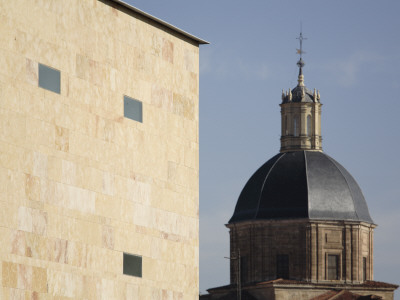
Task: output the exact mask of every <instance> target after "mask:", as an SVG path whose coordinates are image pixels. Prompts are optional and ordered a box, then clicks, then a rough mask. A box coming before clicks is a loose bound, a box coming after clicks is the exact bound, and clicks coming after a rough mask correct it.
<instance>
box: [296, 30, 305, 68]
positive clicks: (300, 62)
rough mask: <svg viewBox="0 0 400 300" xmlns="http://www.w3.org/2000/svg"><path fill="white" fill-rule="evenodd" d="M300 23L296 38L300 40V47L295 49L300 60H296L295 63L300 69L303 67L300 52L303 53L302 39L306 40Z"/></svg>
mask: <svg viewBox="0 0 400 300" xmlns="http://www.w3.org/2000/svg"><path fill="white" fill-rule="evenodd" d="M302 27H303V26H302V24H301V23H300V36H299V37H298V38H296V39H298V40H299V41H300V49H296V52H297V54H300V60H299V61H298V62H297V65H298V66H299V68H300V69H301V68H302V67H304V61H303V59H302V54H303V53H305V52H304V51H303V40H306V39H307V38H305V37H303V28H302Z"/></svg>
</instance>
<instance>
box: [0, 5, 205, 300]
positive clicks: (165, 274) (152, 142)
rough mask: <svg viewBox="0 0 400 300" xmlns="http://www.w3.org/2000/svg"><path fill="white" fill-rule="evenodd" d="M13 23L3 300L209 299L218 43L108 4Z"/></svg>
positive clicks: (2, 117) (6, 68) (5, 105)
mask: <svg viewBox="0 0 400 300" xmlns="http://www.w3.org/2000/svg"><path fill="white" fill-rule="evenodd" d="M0 20H1V21H0V66H1V67H0V261H1V262H0V298H1V299H53V298H57V299H195V298H196V297H198V271H199V270H198V268H199V264H198V258H199V253H198V249H199V248H198V246H199V235H198V190H199V184H198V175H199V165H198V150H199V138H198V112H199V105H198V100H199V98H198V95H199V44H202V43H204V41H202V40H200V39H197V38H195V37H193V36H191V35H189V34H185V33H182V31H180V30H178V29H176V28H175V29H174V28H171V26H168V25H165V23H163V22H162V21H160V20H157V19H155V18H154V17H151V16H146V14H144V13H141V12H138V11H137V10H136V11H135V9H134V8H129V7H125V6H123V5H121V4H120V3H118V2H117V1H108V0H68V1H61V0H37V1H32V0H15V1H6V0H0ZM39 65H45V66H48V67H50V68H53V69H55V70H57V71H59V74H60V92H59V93H57V92H53V91H51V90H47V89H44V88H42V87H39V84H38V82H39V74H38V70H39V67H38V66H39ZM124 96H127V97H130V98H133V99H136V100H137V101H139V102H141V103H142V117H143V120H142V122H138V121H135V120H132V119H129V118H126V117H124V115H125V114H124ZM124 253H127V254H132V255H134V256H137V257H139V258H140V259H141V262H142V269H141V272H142V275H141V277H140V276H139V277H137V276H129V275H124V274H123V255H124Z"/></svg>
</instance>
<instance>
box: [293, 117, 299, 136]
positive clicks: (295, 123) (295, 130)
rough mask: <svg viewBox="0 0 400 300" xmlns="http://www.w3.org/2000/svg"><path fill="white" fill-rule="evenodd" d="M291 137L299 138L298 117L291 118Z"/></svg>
mask: <svg viewBox="0 0 400 300" xmlns="http://www.w3.org/2000/svg"><path fill="white" fill-rule="evenodd" d="M293 135H294V136H299V116H294V118H293Z"/></svg>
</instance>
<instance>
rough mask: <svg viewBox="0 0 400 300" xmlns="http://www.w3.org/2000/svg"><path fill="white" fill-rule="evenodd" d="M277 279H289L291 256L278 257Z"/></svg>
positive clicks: (281, 255) (279, 255)
mask: <svg viewBox="0 0 400 300" xmlns="http://www.w3.org/2000/svg"><path fill="white" fill-rule="evenodd" d="M276 278H283V279H289V255H287V254H278V255H277V256H276Z"/></svg>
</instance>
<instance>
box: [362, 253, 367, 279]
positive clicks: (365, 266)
mask: <svg viewBox="0 0 400 300" xmlns="http://www.w3.org/2000/svg"><path fill="white" fill-rule="evenodd" d="M365 280H367V258H366V257H363V281H365Z"/></svg>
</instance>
